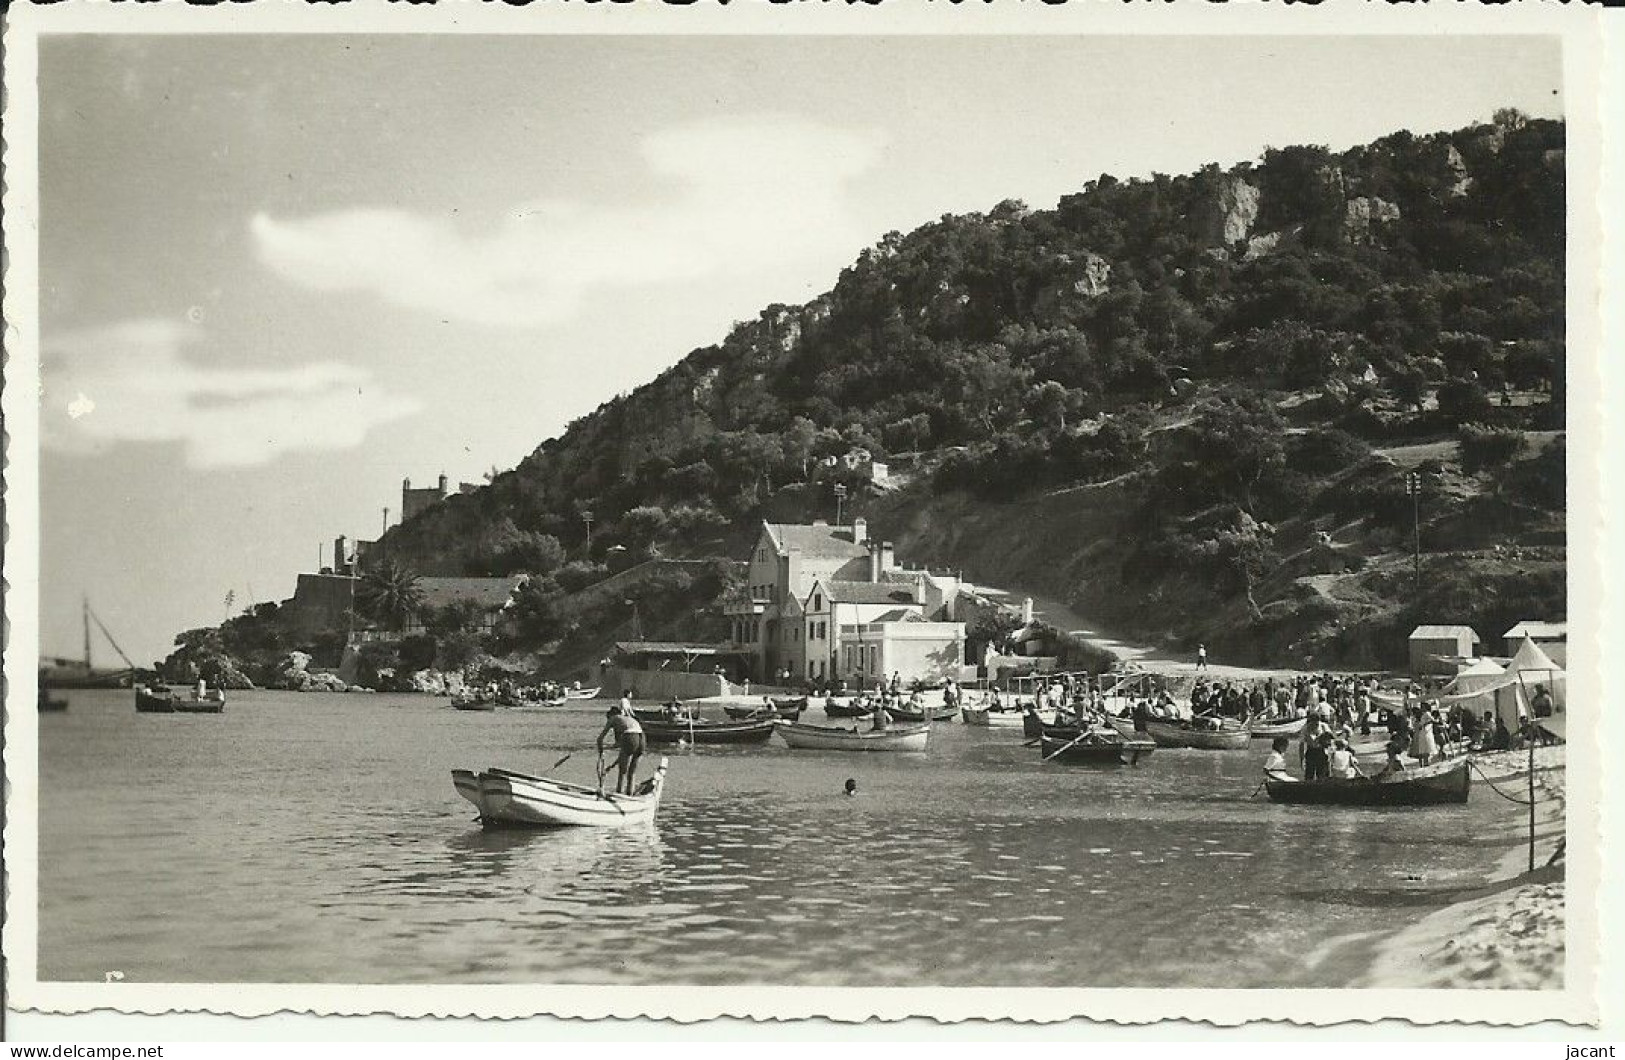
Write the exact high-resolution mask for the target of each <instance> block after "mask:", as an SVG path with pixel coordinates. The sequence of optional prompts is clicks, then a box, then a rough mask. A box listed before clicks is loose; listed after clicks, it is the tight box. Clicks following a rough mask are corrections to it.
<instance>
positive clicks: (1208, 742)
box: [1145, 721, 1253, 751]
mask: <svg viewBox="0 0 1625 1060" xmlns="http://www.w3.org/2000/svg"><path fill="white" fill-rule="evenodd" d="M1145 728H1146V732H1147V733H1149V734H1150V736H1151V739H1153V740H1155V741H1156V742H1157V746H1158V747H1191V748H1195V749H1197V750H1200V751H1245V750H1246V749H1247V748H1248V747H1250V746H1252V739H1253V738H1252V734H1251V733H1249V732H1248V731H1247V730H1246V729H1218V730H1209V729H1187V728H1185V727H1184V726H1181V725H1170V724H1169V723H1167V722H1161V721H1150V722H1146V726H1145Z"/></svg>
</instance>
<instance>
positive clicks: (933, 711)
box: [886, 704, 959, 725]
mask: <svg viewBox="0 0 1625 1060" xmlns="http://www.w3.org/2000/svg"><path fill="white" fill-rule="evenodd" d="M886 713H887V714H889V715H891V719H892V720H893V721H900V722H903V723H904V724H905V725H909V724H919V723H921V722H926V721H953V720H954V717H955V716H956V715H958V713H959V708H958V707H950V706H948V705H947V704H943V705H942V706H939V707H933V706H930V705H926V706H925V707H924V708H922V709H920V710H910V709H908V708H907V707H887V708H886Z"/></svg>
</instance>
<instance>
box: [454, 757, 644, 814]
mask: <svg viewBox="0 0 1625 1060" xmlns="http://www.w3.org/2000/svg"><path fill="white" fill-rule="evenodd" d="M666 764H667V760H666V759H665V758H661V760H660V764H659V766H657V767H656V769H655V773H654V776H652V777H650V778H649V779H648V780H645V781H644V782H643V783H642V784H641V785H639V787H638V791H637V794H635V795H614V794H606V793H604V792H601V791H596V790H594V789H592V788H588V787H583V786H581V785H579V784H568V783H565V782H564V781H562V780H552V779H549V778H547V777H535V776H530V775H528V774H525V773H515V772H513V771H512V770H507V769H488V770H485V771H484V772H474V771H473V770H468V769H454V770H452V772H451V781H452V784H453V786H454V787H456V789H457V794H459V795H461V796H462V797H463V798H465V799H467V800H468V801H469V802H471V803H473V804H474V807H475V809H477V810H479V812H480V823H481V824H483V825H484V826H485V827H487V828H514V827H518V828H568V827H582V826H589V827H590V826H597V827H622V826H626V825H635V824H646V823H648V822H650V821H653V820H654V816H655V811H656V810H657V809H659V807H660V796H661V794H662V793H663V792H664V790H665V786H666Z"/></svg>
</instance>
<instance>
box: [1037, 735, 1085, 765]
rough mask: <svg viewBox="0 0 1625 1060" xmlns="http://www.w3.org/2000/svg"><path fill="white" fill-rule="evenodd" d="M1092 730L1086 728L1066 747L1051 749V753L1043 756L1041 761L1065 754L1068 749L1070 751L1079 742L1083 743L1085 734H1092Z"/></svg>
mask: <svg viewBox="0 0 1625 1060" xmlns="http://www.w3.org/2000/svg"><path fill="white" fill-rule="evenodd" d="M1092 731H1093V730H1092V729H1085V730H1084V731H1082V732H1080V733H1078V735H1077V737H1076V738H1075V739H1074V740H1073V741H1072V742H1071V743H1069V744H1067V745H1066V746H1065V747H1062V748H1059V749H1057V750H1054V751H1051V752H1050V753H1049V754H1047V755H1045V756H1044V757H1043V758H1041V759H1039V761H1040V762H1048V761H1049V760H1050V759H1051V758H1054V757H1055V756H1056V755H1059V754H1065V753H1066V752H1067V751H1070V750H1071V749H1072V748H1073V747H1075V746H1077V745H1078V744H1080V743H1082V742H1083V738H1084V737H1085V736H1088V735H1089V734H1090V732H1092Z"/></svg>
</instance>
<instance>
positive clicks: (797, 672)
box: [724, 519, 965, 685]
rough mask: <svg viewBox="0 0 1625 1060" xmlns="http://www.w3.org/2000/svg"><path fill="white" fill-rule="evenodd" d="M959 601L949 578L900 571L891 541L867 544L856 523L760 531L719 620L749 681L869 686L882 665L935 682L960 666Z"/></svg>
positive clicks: (789, 525) (865, 531) (861, 525)
mask: <svg viewBox="0 0 1625 1060" xmlns="http://www.w3.org/2000/svg"><path fill="white" fill-rule="evenodd" d="M958 592H959V581H958V579H957V578H953V577H949V576H946V575H935V574H931V573H930V572H927V571H922V570H900V569H898V568H897V565H896V560H895V556H894V553H893V549H892V544H891V542H889V541H874V540H871V539H870V538H869V536H868V526H867V525H866V524H865V522H864V520H863V519H854V520H853V521H852V525H851V526H831V525H829V524H827V523H822V522H817V523H808V524H801V523H768V522H764V523H763V524H762V532H761V534H760V535H758V537H757V540H756V545H755V548H754V549H753V551H752V553H751V557H750V562H749V577H748V585H747V587H746V591H745V592H744V593H743V594H742V595H740V596H735V597H732V598H730V600H729V601H728V602H727V603H726V604H725V605H724V612H725V613H726V615H727V616H728V618H729V621H730V624H731V626H732V634H733V638H732V642H733V644H734V645H735V646H737V647H738V649H739V650H740V651H741V652H742V653H744V654H745V656H746V657H747V658H748V659H749V669H750V671H751V674H752V677H753V678H754V679H756V680H762V681H769V682H777V683H784V682H785V681H789V682H790V683H793V684H799V683H802V682H808V683H812V684H824V683H826V682H831V681H834V680H837V679H845V680H848V682H849V683H854V682H858V683H862V682H866V683H868V684H870V685H873V684H874V683H875V681H876V679H877V677H878V675H879V673H880V669H879V668H881V667H885V666H890V667H891V671H887V672H892V671H896V672H899V673H902V675H903V677H904V678H905V679H907V680H913V679H916V678H919V679H922V680H940V679H941V678H942V677H945V676H955V677H958V676H960V672H959V670H960V667H961V666H962V665H963V653H964V640H965V627H964V624H963V623H961V622H956V621H954V605H955V601H956V599H957V596H958ZM904 626H906V627H907V629H906V630H905V629H903V627H904ZM905 671H906V672H905Z"/></svg>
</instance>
